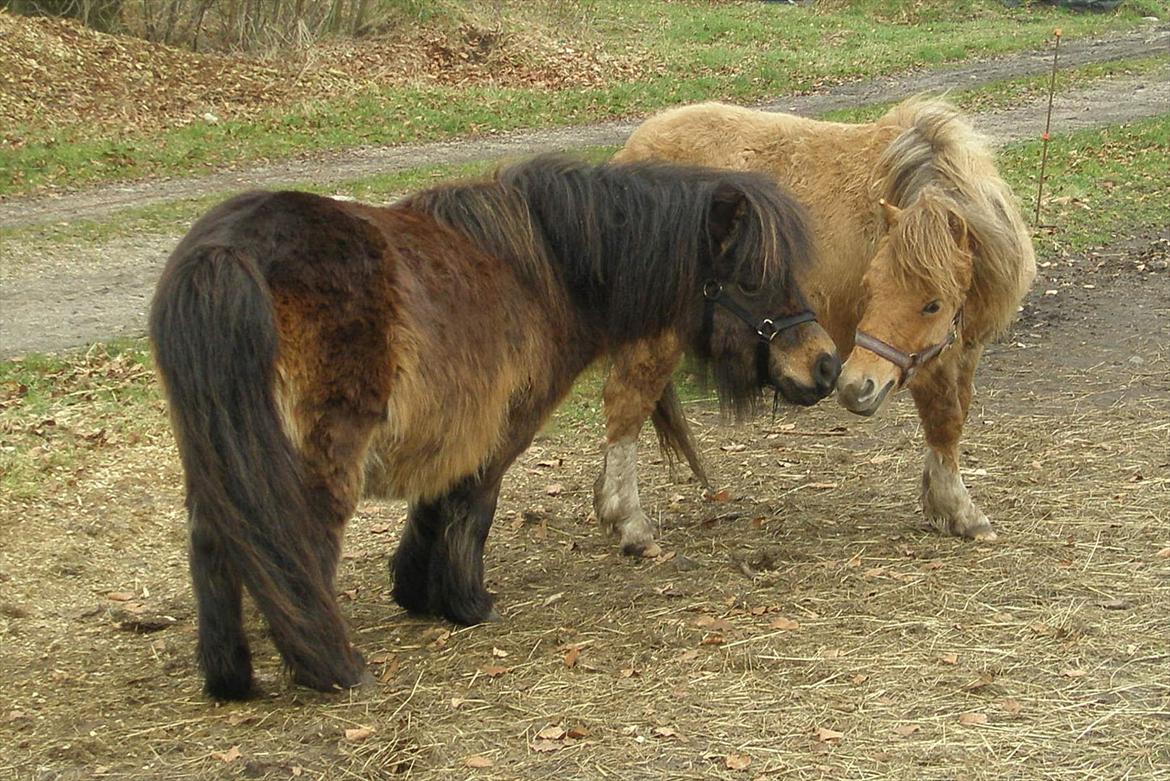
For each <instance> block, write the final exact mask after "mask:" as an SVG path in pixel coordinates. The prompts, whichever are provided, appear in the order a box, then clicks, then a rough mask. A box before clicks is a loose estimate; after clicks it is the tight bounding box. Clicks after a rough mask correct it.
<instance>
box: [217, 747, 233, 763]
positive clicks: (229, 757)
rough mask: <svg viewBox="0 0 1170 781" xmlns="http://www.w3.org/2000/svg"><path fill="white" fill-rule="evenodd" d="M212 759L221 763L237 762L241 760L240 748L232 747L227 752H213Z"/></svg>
mask: <svg viewBox="0 0 1170 781" xmlns="http://www.w3.org/2000/svg"><path fill="white" fill-rule="evenodd" d="M211 757H212V759H218V760H219V761H220V762H235V761H236V760H237V759H239V758H240V747H239V746H232V747H231V748H229V749H228V750H227V751H213V752H212V753H211Z"/></svg>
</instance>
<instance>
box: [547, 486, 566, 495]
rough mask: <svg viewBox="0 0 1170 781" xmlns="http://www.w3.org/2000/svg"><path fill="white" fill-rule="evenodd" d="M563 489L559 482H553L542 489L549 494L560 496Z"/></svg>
mask: <svg viewBox="0 0 1170 781" xmlns="http://www.w3.org/2000/svg"><path fill="white" fill-rule="evenodd" d="M564 490H565V487H564V486H563V485H561V484H560V483H553V484H552V485H550V486H549V487H548V488H546V489H544V492H545V493H546V494H548V495H549V496H560V495H561V494H562V493H564Z"/></svg>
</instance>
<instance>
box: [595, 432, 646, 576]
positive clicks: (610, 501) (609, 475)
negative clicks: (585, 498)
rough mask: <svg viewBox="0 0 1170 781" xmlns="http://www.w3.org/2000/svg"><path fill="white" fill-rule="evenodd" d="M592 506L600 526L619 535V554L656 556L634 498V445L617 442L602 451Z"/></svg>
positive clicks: (642, 515) (630, 442) (628, 441)
mask: <svg viewBox="0 0 1170 781" xmlns="http://www.w3.org/2000/svg"><path fill="white" fill-rule="evenodd" d="M593 507H594V510H595V511H596V512H597V520H598V522H600V523H601V524H602V525H603V526H604V527H607V528H615V529H617V531H618V532H620V533H621V545H622V552H623V553H627V554H630V555H640V556H648V557H653V556H658V555H659V554H661V553H662V549H661V548H659V547H658V545H657V544H656V543H655V542H654V529H653V527H652V526H651V525H650V519H649V518H647V517H646V514H645V513H644V512H642V504H641V501H640V500H639V499H638V442H637V440H636V439H634V438H632V437H631V438H627V439H619V440H618V441H616V442H613V443H610V444H609V445H608V446H607V447H606V450H605V461H604V464H603V467H602V472H601V476H600V477H599V478H598V481H597V484H596V486H595V490H594V496H593Z"/></svg>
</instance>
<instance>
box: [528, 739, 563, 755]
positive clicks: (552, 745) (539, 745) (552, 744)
mask: <svg viewBox="0 0 1170 781" xmlns="http://www.w3.org/2000/svg"><path fill="white" fill-rule="evenodd" d="M560 747H561V744H560V743H557V742H556V741H553V740H536V741H533V742H532V746H531V748H532V750H533V751H536V752H539V753H541V754H546V753H548V752H550V751H556V750H557V749H559V748H560Z"/></svg>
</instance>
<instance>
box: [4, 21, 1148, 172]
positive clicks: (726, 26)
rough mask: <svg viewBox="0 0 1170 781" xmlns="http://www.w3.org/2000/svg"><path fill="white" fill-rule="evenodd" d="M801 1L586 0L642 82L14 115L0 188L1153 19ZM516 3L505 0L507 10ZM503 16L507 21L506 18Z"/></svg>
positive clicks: (731, 94)
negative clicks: (194, 111)
mask: <svg viewBox="0 0 1170 781" xmlns="http://www.w3.org/2000/svg"><path fill="white" fill-rule="evenodd" d="M881 6H882V8H881V10H880V11H879V10H878V9H877V8H876V7H875V8H868V6H867V5H865V4H860V5H856V4H848V5H840V4H834V5H830V6H826V7H824V8H821V7H820V4H817V5H814V6H808V7H788V6H785V5H782V4H775V3H758V2H751V3H735V4H725V3H720V4H711V3H706V2H666V1H665V0H657V1H655V2H646V3H638V4H629V3H619V2H617V0H593V1H592V2H585V1H584V0H582V1H581V2H578V3H576V4H574V5H573V9H572V15H573V18H575V19H577V20H578V21H577V22H576V24H575V27H576V29H578V30H579V31H581V32H582V33H583V34H584V35H586V36H587V38H588V39H591V40H595V41H598V42H600V43H599V45H601V46H602V47H603V48H604V49H605V50H606V51H607V52H609V53H610V54H612V55H613V56H615V57H620V56H622V55H623V53H626V52H632V51H636V52H638V53H639V54H640V56H644V57H647V58H648V59H649V61H650V62H651V66H650V67H649V68H647V69H646V72H645V74H644V75H643V76H642V77H640V78H638V79H637V80H636V81H623V80H621V79H620V78H614V79H609V80H607V81H605V82H604V83H602V84H600V85H598V86H590V87H585V88H581V87H579V86H573V87H570V88H564V89H553V88H526V87H509V88H502V87H493V86H490V85H484V84H473V85H471V86H467V85H453V86H442V85H421V84H420V85H407V86H402V85H394V86H386V87H384V86H379V85H378V84H377V83H373V84H371V85H369V86H367V87H365V88H364V89H361V90H359V91H357V92H354V93H351V94H345V95H339V96H337V97H331V98H322V99H316V100H313V101H309V102H304V103H299V104H290V105H281V106H275V107H273V108H271V109H270V110H268V111H266V112H262V113H260V114H259V115H258V116H252V117H248V118H247V119H241V120H232V119H227V120H225V121H221V122H217V123H214V124H210V123H205V122H198V123H196V124H192V125H188V126H185V127H178V128H172V129H168V130H165V131H161V132H151V131H150V130H147V129H142V130H140V131H136V132H134V133H132V134H129V135H126V134H121V135H118V136H117V137H116V138H115V137H102V136H101V134H100V133H99V134H96V137H95V131H94V129H93V128H92V127H86V126H74V127H52V128H44V127H37V126H31V125H29V126H24V127H14V128H10V129H9V130H8V132H9V134H10V135H11V136H12V137H14V138H20V139H21V143H20V144H19V145H17V144H14V145H11V146H9V147H6V148H5V149H4V150H3V151H0V170H3V171H4V174H3V175H0V195H15V194H23V193H29V192H33V191H36V190H39V189H43V188H53V187H64V186H71V187H76V186H85V185H93V184H98V183H102V182H110V181H117V180H125V179H132V178H141V177H147V176H161V175H187V174H191V173H199V172H206V171H209V170H213V169H216V168H221V167H223V166H227V165H238V164H244V163H249V162H254V161H256V160H272V159H280V158H289V157H292V156H295V155H302V154H309V155H312V154H314V153H321V152H326V151H332V150H338V149H342V148H347V147H353V146H360V145H367V144H400V143H407V142H419V141H431V140H438V139H444V138H452V137H456V136H474V135H479V134H484V133H488V132H496V131H503V130H515V129H521V128H534V127H548V126H556V125H569V124H578V123H583V122H593V121H599V120H604V119H609V118H613V117H627V116H632V115H637V114H641V113H645V112H650V111H653V110H656V109H659V108H662V107H664V106H668V105H672V104H676V103H684V102H691V101H696V100H702V99H711V98H720V99H726V100H736V101H752V100H759V99H762V98H765V97H769V96H774V95H777V94H785V93H792V92H802V91H808V90H813V89H817V88H820V87H823V86H824V85H826V84H831V83H837V82H841V81H846V80H851V79H859V78H865V77H867V76H873V75H876V74H879V73H882V74H884V73H891V72H897V71H901V70H905V69H908V68H913V67H921V66H930V65H937V64H940V63H943V62H952V61H957V60H962V59H965V58H968V57H971V56H973V55H978V56H981V57H986V56H994V55H999V54H1005V53H1008V52H1012V51H1018V50H1021V49H1028V48H1034V47H1035V46H1037V45H1038V44H1039V43H1040V42H1042V41H1043V40H1044V39H1045V38H1046V37H1047V36H1048V34H1049V33H1050V31H1051V29H1052V27H1054V26H1061V27H1062V28H1063V29H1064V31H1065V36H1066V38H1068V39H1073V38H1076V37H1081V36H1091V35H1098V34H1102V33H1105V32H1109V31H1114V30H1118V29H1125V28H1130V27H1133V26H1135V25H1137V24H1140V14H1141V12H1140V10H1138V9H1136V8H1132V7H1131V4H1126V6H1123V9H1122V10H1119V11H1118V12H1116V13H1112V14H1068V13H1066V12H1064V11H1061V10H1056V9H1051V8H1048V7H1046V6H1031V5H1028V6H1024V7H1021V8H1019V9H1006V8H1004V7H1003V6H1002V5H1001V4H1000V3H998V2H993V1H992V0H982V1H980V2H966V3H958V4H955V3H941V2H927V3H923V2H909V1H907V2H897V3H885V4H881ZM510 9H511V5H510V4H504V5H503V6H500V10H499V14H503V15H506V14H507V13H509V12H510ZM501 24H504V25H505V26H506V24H507V20H506V18H505V19H504V20H503V21H501Z"/></svg>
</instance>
